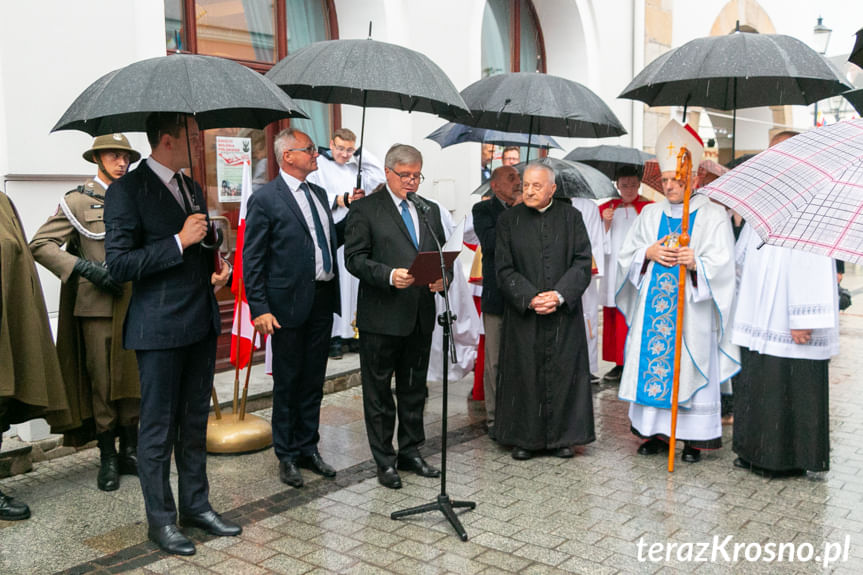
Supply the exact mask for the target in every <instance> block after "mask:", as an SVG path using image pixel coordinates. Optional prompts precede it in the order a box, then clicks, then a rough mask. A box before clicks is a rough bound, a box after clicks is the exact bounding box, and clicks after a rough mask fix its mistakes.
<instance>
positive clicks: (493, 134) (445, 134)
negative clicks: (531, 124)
mask: <svg viewBox="0 0 863 575" xmlns="http://www.w3.org/2000/svg"><path fill="white" fill-rule="evenodd" d="M426 139H428V140H434V141H435V142H437V143H438V144H440V147H441V148H446V147H448V146H454V145H455V144H463V143H465V142H482V143H488V144H496V145H498V146H527V145H528V135H527V134H517V133H514V132H499V131H497V130H486V129H484V128H472V127H471V126H465V125H464V124H456V123H455V122H449V123H447V124H444V125H443V126H441V127H440V128H438V129H437V130H435V131H434V132H432V133H431V134H429V135H428V136H426ZM530 145H531V146H536V147H538V148H557V149H560V145H558V143H557V142H555V141H554V138H551V137H549V136H534V137H533V138H531V141H530Z"/></svg>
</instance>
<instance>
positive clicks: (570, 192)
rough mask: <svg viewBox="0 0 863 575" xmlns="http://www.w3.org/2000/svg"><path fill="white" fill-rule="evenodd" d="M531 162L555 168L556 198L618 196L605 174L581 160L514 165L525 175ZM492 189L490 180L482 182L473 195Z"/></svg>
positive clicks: (537, 161)
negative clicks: (526, 167)
mask: <svg viewBox="0 0 863 575" xmlns="http://www.w3.org/2000/svg"><path fill="white" fill-rule="evenodd" d="M530 164H543V165H545V166H548V167H550V168H551V169H552V170H554V183H555V184H557V190H555V192H554V197H556V198H587V199H590V200H602V199H605V198H616V197H617V190H616V189H615V188H614V184H613V183H612V181H611V180H610V179H609V178H608V177H606V175H605V174H603V173H602V172H600V171H599V170H597V169H596V168H592V167H590V166H588V165H587V164H582V163H581V162H572V161H570V160H561V159H558V158H540V159H538V160H532V161H530V162H521V163H520V164H516V165H515V166H513V167H514V168H515V169H516V170H518V173H519V174H521V175H524V168H525V166H527V165H530ZM490 190H491V186H490V185H489V183H488V182H485V183H483V184H481V185H480V186H479V187H478V188H477V189H476V190H474V192H473V195H485V194H486V193H487V192H489V191H490Z"/></svg>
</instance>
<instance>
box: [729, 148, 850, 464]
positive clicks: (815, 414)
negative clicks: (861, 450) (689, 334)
mask: <svg viewBox="0 0 863 575" xmlns="http://www.w3.org/2000/svg"><path fill="white" fill-rule="evenodd" d="M792 135H794V133H793V132H792V133H780V134H777V135H776V136H774V137H773V140H772V141H771V142H770V145H771V146H773V145H776V144H778V143H779V142H781V141H782V140H784V139H786V138H788V137H791V136H792ZM737 245H738V261H741V260H742V272H741V276H740V291H739V295H738V301H737V304H736V308H735V314H734V319H733V328H732V330H731V332H732V341H733V342H734V343H736V344H737V345H739V346H740V347H741V356H742V360H743V369H742V371H741V373H740V375H739V376H738V377H736V378H735V379H734V452H735V453H736V454H737V455H738V458H737V459H736V460H735V461H734V465H735V466H737V467H742V468H744V469H751V470H752V471H753V472H755V473H758V474H759V475H794V474H802V473H804V472H806V471H827V470H828V469H829V468H830V433H829V426H828V424H829V409H828V408H829V405H828V387H829V386H828V365H829V360H830V358H831V357H832V356H834V355H836V354H837V353H839V302H838V291H837V289H836V269H835V267H834V262H833V260H832V259H830V258H828V257H826V256H820V255H816V254H813V253H810V252H805V251H801V250H795V249H790V248H781V247H776V246H769V245H764V244H763V242H762V241H761V238H760V237H758V234H757V233H756V232H755V230H754V229H752V228H751V227H750V226H749V224H746V225H745V226H744V227H743V230H742V231H741V233H740V239H739V241H738V244H737Z"/></svg>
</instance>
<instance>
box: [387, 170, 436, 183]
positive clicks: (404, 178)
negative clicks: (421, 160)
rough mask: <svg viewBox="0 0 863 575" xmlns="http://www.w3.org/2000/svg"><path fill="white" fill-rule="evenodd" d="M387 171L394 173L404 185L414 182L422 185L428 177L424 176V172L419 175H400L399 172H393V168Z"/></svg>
mask: <svg viewBox="0 0 863 575" xmlns="http://www.w3.org/2000/svg"><path fill="white" fill-rule="evenodd" d="M387 169H388V170H389V171H391V172H392V173H394V174H395V175H397V176H398V177H399V179H400V180H401V181H402V183H403V184H407V183H410V182H414V181H416V182H420V183H422V181H423V180H425V179H426V177H425V176H424V175H423V174H422V172H419V173H418V174H408V173H407V172H405V173H403V174H400V173H398V172H397V171H395V170H393V169H392V168H387Z"/></svg>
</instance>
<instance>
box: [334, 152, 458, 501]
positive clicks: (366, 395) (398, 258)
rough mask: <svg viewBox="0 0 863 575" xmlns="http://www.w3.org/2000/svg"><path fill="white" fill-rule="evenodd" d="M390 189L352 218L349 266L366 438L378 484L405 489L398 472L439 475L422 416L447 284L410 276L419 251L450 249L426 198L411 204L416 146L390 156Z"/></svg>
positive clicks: (358, 206)
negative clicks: (354, 287)
mask: <svg viewBox="0 0 863 575" xmlns="http://www.w3.org/2000/svg"><path fill="white" fill-rule="evenodd" d="M384 164H385V166H386V168H385V171H386V178H387V183H386V186H383V185H381V186H378V188H377V190H375V193H373V194H371V195H370V196H368V197H366V198H364V199H362V200H359V201H357V202H355V203H354V204H353V205H352V206H351V211H350V213H349V214H348V218H347V228H346V237H345V263H346V265H347V268H348V271H350V272H351V273H352V274H354V275H355V276H357V277H358V278H359V279H360V291H359V297H358V300H357V328H358V329H359V331H360V372H361V375H362V385H363V411H364V415H365V421H366V433H367V434H368V437H369V446H370V447H371V450H372V455H373V456H374V459H375V462H376V463H377V465H378V481H379V482H380V483H381V484H382V485H384V486H385V487H389V488H391V489H398V488H399V487H401V486H402V483H401V478H400V477H399V474H398V471H396V466H398V468H399V469H407V470H410V471H413V472H415V473H417V474H418V475H422V476H424V477H437V476H439V475H440V471H438V470H436V469H434V468H433V467H431V466H430V465H428V464H427V463H426V462H425V460H424V459H423V458H422V457H421V456H420V452H419V447H420V446H421V445H422V444H423V442H424V441H425V432H424V429H423V408H424V407H425V399H426V395H427V389H426V372H427V371H428V361H429V350H430V348H431V336H432V331H433V329H434V322H435V302H434V292H438V291H440V290H441V289H442V288H443V281H442V280H438V281H437V282H435V283H434V284H431V285H414V277H413V276H412V275H410V274H409V273H408V268H409V267H410V265H411V263H412V262H413V261H414V259H415V258H416V256H417V253H418V252H420V251H433V250H435V249H436V247H435V239H434V238H433V237H432V236H431V234H430V232H429V229H431V230H433V233H434V234H435V236H437V238H438V241H440V242H441V243H443V242H444V232H443V228H442V226H441V223H440V221H441V220H440V211H439V209H438V207H437V205H435V204H433V203H431V202H428V203H426V202H425V201H424V200H422V199H421V198H420V199H419V202H420V203H421V204H422V208H421V210H420V211H419V212H418V211H417V207H416V206H415V205H414V203H412V202H409V201H407V197H408V194H413V193H415V192H416V190H417V188H419V185H420V182H422V180H423V175H422V155H421V154H420V152H419V150H417V149H416V148H414V147H412V146H406V145H402V144H396V145H394V146H393V147H392V148H390V150H389V151H388V152H387V155H386V159H385V161H384ZM394 372H395V377H396V398H397V399H398V416H399V417H398V419H399V429H398V445H399V451H398V456H396V452H395V450H394V449H393V431H394V428H395V416H396V405H395V402H394V401H393V394H392V391H391V388H390V382H391V380H392V376H393V373H394Z"/></svg>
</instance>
